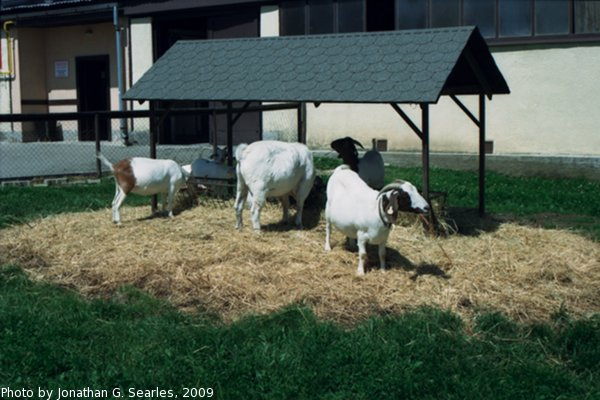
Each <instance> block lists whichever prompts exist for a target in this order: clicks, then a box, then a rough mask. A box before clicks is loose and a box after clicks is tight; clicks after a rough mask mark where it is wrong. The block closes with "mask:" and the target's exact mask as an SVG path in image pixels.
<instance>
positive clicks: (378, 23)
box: [367, 0, 396, 32]
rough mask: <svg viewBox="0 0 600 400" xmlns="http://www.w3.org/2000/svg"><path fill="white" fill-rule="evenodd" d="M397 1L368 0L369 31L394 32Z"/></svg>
mask: <svg viewBox="0 0 600 400" xmlns="http://www.w3.org/2000/svg"><path fill="white" fill-rule="evenodd" d="M394 1H395V0H367V31H369V32H373V31H392V30H394V29H396V24H395V23H394Z"/></svg>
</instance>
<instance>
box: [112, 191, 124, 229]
mask: <svg viewBox="0 0 600 400" xmlns="http://www.w3.org/2000/svg"><path fill="white" fill-rule="evenodd" d="M116 186H117V187H116V192H115V197H114V199H113V202H112V216H113V222H114V223H115V224H117V225H120V224H121V213H120V212H119V209H120V208H121V204H123V201H125V197H127V194H126V193H125V191H124V190H123V189H121V187H120V186H119V185H116Z"/></svg>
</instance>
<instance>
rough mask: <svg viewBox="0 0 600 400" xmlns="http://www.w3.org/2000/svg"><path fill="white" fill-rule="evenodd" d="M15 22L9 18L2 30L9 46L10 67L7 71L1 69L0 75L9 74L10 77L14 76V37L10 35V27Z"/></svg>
mask: <svg viewBox="0 0 600 400" xmlns="http://www.w3.org/2000/svg"><path fill="white" fill-rule="evenodd" d="M14 24H15V21H13V20H9V21H5V22H4V24H3V25H2V30H3V31H4V33H5V34H6V47H7V50H8V69H7V70H6V71H0V75H1V76H8V77H9V78H12V76H13V72H14V71H13V48H12V38H11V36H10V29H8V27H9V26H10V25H14Z"/></svg>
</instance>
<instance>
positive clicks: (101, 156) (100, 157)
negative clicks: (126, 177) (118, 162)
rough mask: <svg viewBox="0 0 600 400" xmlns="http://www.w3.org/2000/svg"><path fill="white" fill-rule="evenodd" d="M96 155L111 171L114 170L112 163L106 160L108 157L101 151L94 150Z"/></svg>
mask: <svg viewBox="0 0 600 400" xmlns="http://www.w3.org/2000/svg"><path fill="white" fill-rule="evenodd" d="M96 157H97V158H98V159H99V160H100V161H102V162H103V163H104V165H106V166H107V167H108V168H109V169H110V170H111V171H113V172H114V168H113V165H112V163H111V162H110V161H108V158H106V157H104V155H103V154H102V153H100V152H99V151H97V152H96Z"/></svg>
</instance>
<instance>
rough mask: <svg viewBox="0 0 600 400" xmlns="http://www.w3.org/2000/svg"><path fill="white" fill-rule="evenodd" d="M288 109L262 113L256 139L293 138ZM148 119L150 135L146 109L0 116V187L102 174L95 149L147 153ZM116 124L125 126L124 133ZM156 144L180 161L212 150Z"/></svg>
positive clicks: (113, 156) (160, 152)
mask: <svg viewBox="0 0 600 400" xmlns="http://www.w3.org/2000/svg"><path fill="white" fill-rule="evenodd" d="M291 107H292V106H289V105H288V106H287V108H288V109H284V110H275V111H270V112H263V113H262V120H261V127H262V132H263V133H262V139H274V140H283V141H296V140H298V138H299V137H300V136H299V135H298V127H299V126H300V125H299V123H298V122H297V121H298V114H299V112H298V109H289V108H291ZM295 107H297V106H295ZM198 112H200V113H207V112H208V111H206V110H198ZM213 112H214V110H213ZM187 113H188V114H191V113H193V111H192V110H188V111H187ZM152 118H154V121H155V122H156V126H157V127H158V129H156V130H155V133H156V132H160V129H161V124H164V122H165V118H164V114H163V115H161V113H159V112H156V113H151V112H150V111H130V112H101V113H96V114H94V113H64V114H46V115H42V114H40V115H0V182H1V184H2V185H30V184H32V183H37V182H42V183H43V182H46V183H48V182H57V181H58V182H66V181H70V180H81V179H96V178H98V177H100V176H101V173H102V172H106V167H105V166H103V165H101V164H100V163H99V162H98V160H97V158H96V151H98V150H99V151H101V152H102V154H104V155H105V156H106V157H107V158H108V159H109V160H110V161H112V162H116V161H119V160H121V159H124V158H128V157H136V156H137V157H151V156H152V152H153V149H152V146H151V142H152V139H151V138H152V131H151V119H152ZM122 126H125V127H127V131H125V130H124V129H122V128H121V127H122ZM259 135H261V133H259ZM159 136H160V135H157V136H156V137H157V138H159ZM204 137H206V135H205V136H204ZM259 138H260V136H259V137H258V138H257V139H259ZM157 142H158V143H157V145H156V147H155V149H154V151H155V157H156V158H165V159H172V160H175V161H176V162H178V163H179V164H182V165H184V164H190V163H192V162H193V161H194V160H195V159H197V158H206V159H208V158H210V155H211V154H212V152H213V145H212V144H211V143H210V142H209V141H206V142H199V143H189V141H188V143H186V144H162V143H160V140H157Z"/></svg>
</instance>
